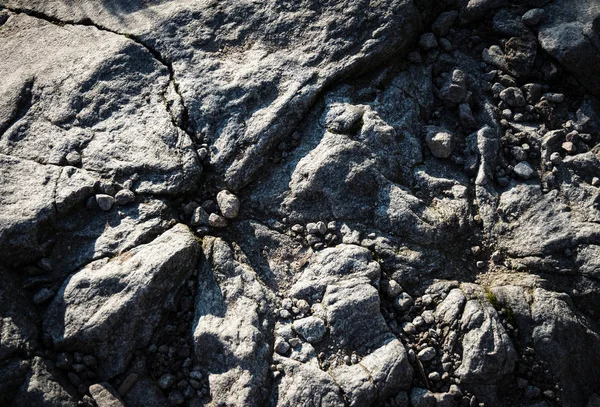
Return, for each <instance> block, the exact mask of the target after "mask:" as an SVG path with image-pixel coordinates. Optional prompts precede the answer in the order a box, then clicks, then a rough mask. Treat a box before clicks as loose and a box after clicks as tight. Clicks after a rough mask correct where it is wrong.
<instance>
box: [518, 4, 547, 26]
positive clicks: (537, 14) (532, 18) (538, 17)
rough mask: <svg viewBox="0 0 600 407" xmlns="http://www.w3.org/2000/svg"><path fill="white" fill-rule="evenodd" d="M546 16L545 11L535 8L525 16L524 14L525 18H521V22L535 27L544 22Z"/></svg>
mask: <svg viewBox="0 0 600 407" xmlns="http://www.w3.org/2000/svg"><path fill="white" fill-rule="evenodd" d="M544 14H545V11H544V9H541V8H533V9H531V10H529V11H527V12H526V13H525V14H523V17H521V20H522V21H523V23H524V24H525V25H526V26H529V27H535V26H536V25H538V24H539V23H540V22H541V21H542V18H544Z"/></svg>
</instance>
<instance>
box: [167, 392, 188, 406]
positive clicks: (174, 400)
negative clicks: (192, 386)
mask: <svg viewBox="0 0 600 407" xmlns="http://www.w3.org/2000/svg"><path fill="white" fill-rule="evenodd" d="M169 403H171V404H172V405H176V406H178V405H181V404H183V403H185V397H184V396H183V394H181V392H180V391H179V390H173V391H172V392H170V393H169Z"/></svg>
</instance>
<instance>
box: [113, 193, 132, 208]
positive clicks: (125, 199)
mask: <svg viewBox="0 0 600 407" xmlns="http://www.w3.org/2000/svg"><path fill="white" fill-rule="evenodd" d="M133 201H135V194H134V193H133V192H131V191H130V190H129V189H122V190H120V191H119V192H117V194H116V195H115V203H116V204H117V205H127V204H128V203H131V202H133Z"/></svg>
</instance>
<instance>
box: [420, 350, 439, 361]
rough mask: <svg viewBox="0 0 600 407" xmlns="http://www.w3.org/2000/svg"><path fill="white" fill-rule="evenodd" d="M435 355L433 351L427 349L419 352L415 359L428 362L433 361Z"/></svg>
mask: <svg viewBox="0 0 600 407" xmlns="http://www.w3.org/2000/svg"><path fill="white" fill-rule="evenodd" d="M435 355H436V352H435V349H434V348H432V347H427V348H425V349H423V350H421V351H420V352H419V353H418V354H417V357H418V358H419V360H421V361H423V362H429V361H430V360H431V359H433V358H434V357H435Z"/></svg>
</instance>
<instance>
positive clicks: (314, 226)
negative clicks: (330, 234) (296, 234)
mask: <svg viewBox="0 0 600 407" xmlns="http://www.w3.org/2000/svg"><path fill="white" fill-rule="evenodd" d="M306 231H307V232H308V233H311V234H321V235H324V234H325V233H326V232H327V225H325V223H324V222H320V221H319V222H316V223H308V224H307V225H306Z"/></svg>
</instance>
